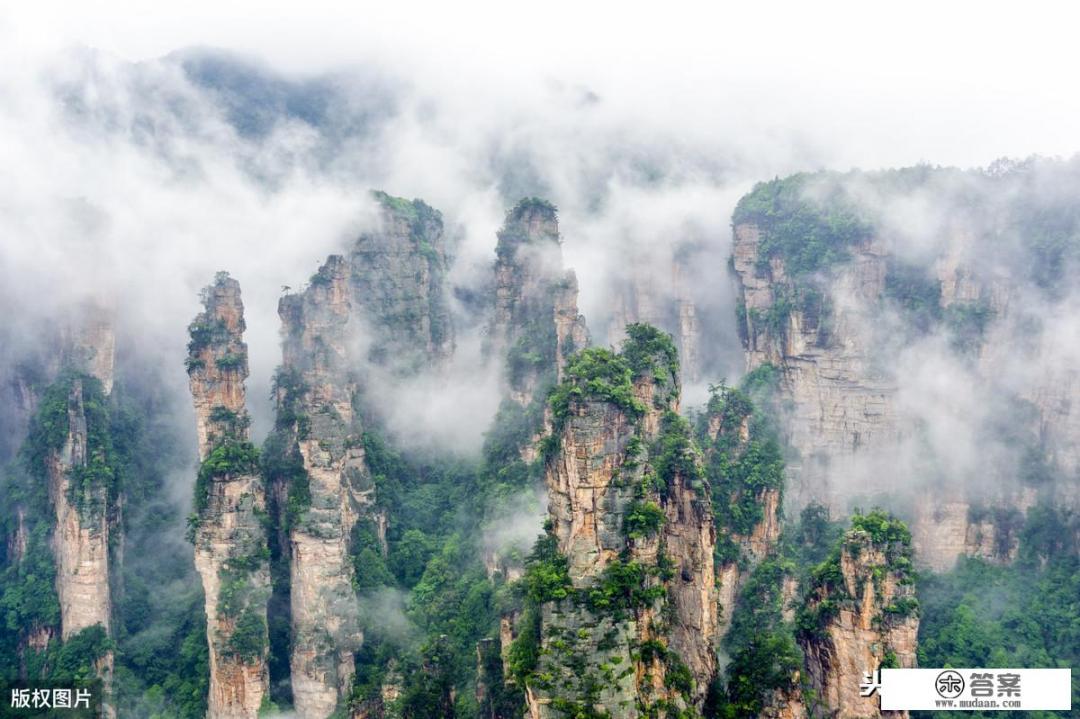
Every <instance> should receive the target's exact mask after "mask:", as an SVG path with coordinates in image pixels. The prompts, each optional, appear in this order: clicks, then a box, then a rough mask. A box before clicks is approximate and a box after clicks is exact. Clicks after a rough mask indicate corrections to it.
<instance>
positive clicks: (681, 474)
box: [526, 326, 717, 717]
mask: <svg viewBox="0 0 1080 719" xmlns="http://www.w3.org/2000/svg"><path fill="white" fill-rule="evenodd" d="M637 328H638V330H637V332H636V333H632V334H631V338H630V339H629V340H628V342H627V344H626V345H625V346H624V355H625V356H626V357H636V358H638V359H639V360H641V358H642V355H640V354H635V350H633V349H630V348H631V345H634V344H635V343H641V342H646V339H645V338H646V337H649V338H655V337H658V336H660V333H659V332H658V331H657V330H654V329H653V328H651V327H644V326H637ZM641 333H644V334H641ZM668 342H669V343H670V339H669V340H668ZM653 348H654V349H655V345H653ZM605 352H606V351H604V350H599V351H597V350H589V351H587V352H586V353H585V354H584V355H583V356H582V359H581V362H583V363H586V362H590V361H592V360H593V359H595V360H597V361H606V359H609V356H608V355H605V354H604V353H605ZM596 353H599V354H596ZM674 357H675V349H674V345H673V344H668V348H667V351H666V352H665V351H660V352H659V353H657V354H652V355H648V359H646V360H644V361H642V362H637V363H634V362H632V364H635V366H636V375H635V377H634V380H633V385H632V390H630V391H632V395H633V397H634V403H632V404H619V403H618V402H616V401H612V400H611V399H610V398H601V397H596V396H590V395H589V393H588V392H587V391H585V392H584V393H581V394H579V393H576V392H574V391H573V390H569V391H570V394H569V395H568V396H570V397H572V398H571V399H570V400H569V401H568V404H566V405H565V406H562V407H559V406H558V400H556V410H555V416H556V420H555V421H556V427H555V430H554V437H556V438H557V439H558V449H557V450H555V451H554V452H553V453H552V454H550V455H549V456H548V458H547V461H546V470H545V475H546V482H547V488H548V496H549V507H548V513H549V522H550V536H551V538H552V541H553V544H554V551H555V552H557V555H558V556H560V557H564V558H565V562H566V568H567V580H568V582H569V586H568V587H567V588H566V589H565V592H564V594H565V595H566V598H563V599H557V600H553V601H548V602H544V603H543V604H542V606H541V608H540V619H541V621H540V640H541V647H542V648H541V655H540V659H539V664H538V666H537V668H536V671H535V673H534V674H532V676H531V677H530V678H529V679H528V680H527V682H526V684H527V687H526V694H527V700H528V705H529V712H530V716H533V717H557V716H561V715H562V713H563V712H566V711H571V712H573V711H588V710H589V709H588V708H590V707H592V708H595V709H597V710H603V711H606V712H608V713H609V714H610V716H613V717H637V716H641V715H642V714H643V713H648V712H650V711H674V710H675V709H676V708H687V707H693V706H697V707H700V705H701V702H702V701H703V699H704V695H705V690H706V688H707V686H708V684H709V681H710V680H711V678H712V676H713V675H714V674H715V671H716V658H715V638H716V634H717V631H716V627H717V614H716V609H717V605H716V590H715V577H714V574H713V549H714V545H715V541H716V537H715V529H714V526H713V519H712V511H711V505H710V501H709V492H708V486H707V483H706V482H705V480H704V475H703V473H702V470H701V467H700V456H699V453H698V451H697V449H696V447H695V445H694V443H693V439H692V437H691V436H690V433H689V427H688V426H687V425H686V424H685V422H684V420H681V419H680V418H679V417H678V415H677V414H676V411H677V408H678V379H677V376H676V373H677V360H675V359H674ZM614 361H615V362H618V361H620V360H619V358H615V360H614ZM567 371H568V373H569V374H568V378H567V379H566V380H564V383H563V385H562V386H561V388H560V392H561V391H562V390H563V389H569V388H571V387H577V388H579V389H580V388H582V387H584V386H586V385H587V379H586V378H585V377H584V376H583V375H582V374H581V373H582V372H585V369H584V364H582V365H571V366H570V367H568V369H567ZM578 383H580V384H578ZM628 389H630V388H628Z"/></svg>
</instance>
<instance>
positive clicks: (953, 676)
mask: <svg viewBox="0 0 1080 719" xmlns="http://www.w3.org/2000/svg"><path fill="white" fill-rule="evenodd" d="M934 688H935V689H937V693H938V696H940V697H942V698H944V699H955V698H956V697H958V696H960V694H961V693H962V692H963V691H964V678H963V677H962V676H960V673H959V672H954V671H953V670H952V669H946V670H945V671H943V672H942V673H941V674H938V675H937V679H935V680H934Z"/></svg>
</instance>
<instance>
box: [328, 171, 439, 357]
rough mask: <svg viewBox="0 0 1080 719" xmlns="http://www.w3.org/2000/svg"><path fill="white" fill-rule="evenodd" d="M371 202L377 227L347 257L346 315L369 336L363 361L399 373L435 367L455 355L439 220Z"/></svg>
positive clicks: (405, 204) (427, 211) (392, 203)
mask: <svg viewBox="0 0 1080 719" xmlns="http://www.w3.org/2000/svg"><path fill="white" fill-rule="evenodd" d="M373 196H374V198H375V201H376V202H377V203H378V205H379V217H378V221H377V226H376V228H375V229H373V230H371V231H368V232H364V233H362V234H361V235H360V237H359V238H358V239H357V240H356V243H355V244H354V245H353V247H352V250H351V251H350V253H349V257H348V260H349V266H350V274H349V284H350V286H351V294H352V303H353V310H354V312H355V313H356V316H357V317H358V318H359V317H363V318H364V319H365V322H366V323H367V324H368V331H369V332H370V333H371V337H370V340H371V346H370V348H369V350H368V356H369V358H370V359H371V360H373V361H375V362H376V363H379V364H391V363H392V364H393V365H394V366H395V368H397V369H398V370H400V371H405V372H408V371H413V370H416V369H418V368H419V367H421V366H424V365H438V364H440V363H442V362H445V361H446V360H448V359H449V358H450V356H451V354H452V353H453V349H454V333H453V326H452V324H451V321H450V311H449V307H448V304H447V300H446V288H445V286H444V284H443V278H444V276H445V273H446V270H447V259H446V243H445V240H444V238H443V223H442V215H441V214H440V213H439V212H438V211H437V210H434V209H432V208H431V207H429V206H428V205H427V204H425V203H424V202H422V201H420V200H413V201H411V202H410V201H408V200H403V199H401V198H397V197H391V196H389V195H387V194H386V193H384V192H375V193H373Z"/></svg>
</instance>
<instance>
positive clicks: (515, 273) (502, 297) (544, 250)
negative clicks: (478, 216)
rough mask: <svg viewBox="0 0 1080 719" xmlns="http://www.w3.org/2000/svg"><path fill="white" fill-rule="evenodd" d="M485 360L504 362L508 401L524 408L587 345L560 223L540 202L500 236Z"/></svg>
mask: <svg viewBox="0 0 1080 719" xmlns="http://www.w3.org/2000/svg"><path fill="white" fill-rule="evenodd" d="M498 237H499V240H498V245H497V247H496V261H495V308H494V314H493V316H492V321H491V327H490V329H489V332H488V345H487V353H488V355H489V356H491V357H494V358H497V359H501V358H506V362H507V371H508V384H509V387H510V396H511V398H512V399H514V400H515V401H517V402H518V403H520V404H522V405H527V404H529V403H530V402H531V401H532V400H533V397H534V396H535V395H536V393H537V391H538V390H539V389H541V388H546V387H547V386H550V384H552V383H553V382H555V381H556V378H557V377H559V376H560V375H559V373H560V372H561V368H562V366H563V365H564V364H565V361H566V358H567V357H568V356H569V355H570V354H572V353H573V352H575V351H576V350H579V349H582V348H583V347H585V346H587V345H588V343H589V336H588V331H587V329H586V327H585V319H584V317H582V316H581V315H580V314H579V313H578V310H577V288H578V285H577V278H576V277H575V275H574V273H573V272H572V271H570V272H568V271H565V270H564V269H563V264H562V248H561V239H560V237H559V220H558V217H557V215H556V212H555V208H554V207H553V206H551V205H550V204H548V203H546V202H543V201H541V200H535V199H527V200H522V201H521V202H519V203H518V204H517V205H516V206H515V207H514V208H513V209H511V210H510V211H509V212H508V213H507V215H506V222H505V224H504V225H503V227H502V229H501V230H499V235H498Z"/></svg>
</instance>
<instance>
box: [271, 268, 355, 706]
mask: <svg viewBox="0 0 1080 719" xmlns="http://www.w3.org/2000/svg"><path fill="white" fill-rule="evenodd" d="M352 312H353V304H352V299H351V293H350V287H349V265H348V263H347V261H346V260H345V259H344V258H343V257H341V256H337V255H334V256H331V257H330V259H329V260H328V261H327V262H326V264H325V265H324V266H323V267H322V268H321V269H320V270H319V272H318V274H316V275H315V277H313V278H312V281H311V285H310V286H309V287H308V288H307V290H305V291H304V292H303V293H302V294H296V295H287V296H285V297H283V298H282V299H281V302H280V304H279V306H278V313H279V314H280V315H281V319H282V322H283V324H284V343H283V351H284V363H283V365H282V368H281V370H279V374H278V379H277V402H278V421H279V425H281V423H282V420H283V419H284V420H285V426H284V429H285V430H286V431H287V432H288V435H289V441H290V444H291V446H290V447H289V448H288V449H287V450H286V451H287V452H289V453H298V456H299V459H300V462H301V471H300V473H299V474H296V475H295V476H293V477H291V478H290V484H289V486H288V489H287V493H288V502H287V505H288V510H287V511H288V512H289V517H288V518H287V521H288V523H289V527H290V529H289V545H290V547H289V556H290V583H291V602H292V606H291V615H292V616H291V620H292V654H291V659H290V665H291V669H292V689H293V697H294V700H295V705H296V710H297V713H298V714H299V715H300V716H301V717H303V718H304V719H325V717H327V716H329V715H330V714H331V713H332V712H333V711H334V709H335V707H337V705H338V702H339V700H340V699H341V697H343V696H344V695H345V694H346V692H347V691H348V690H349V687H350V683H351V681H352V675H353V671H354V665H353V652H354V651H356V649H357V648H358V647H359V646H360V642H361V640H362V634H361V632H360V627H359V624H358V620H357V607H356V597H355V593H354V591H353V585H352V576H353V565H352V560H351V557H350V556H349V541H350V537H351V534H352V529H353V526H354V525H355V523H356V521H357V518H358V517H359V516H360V515H361V514H363V513H367V512H368V511H369V508H370V505H371V504H372V502H373V500H374V485H373V483H372V481H371V477H370V475H369V473H368V471H367V467H366V466H365V464H364V450H363V446H362V441H361V430H360V424H359V418H358V417H357V416H356V411H355V407H354V399H355V393H356V391H357V388H358V385H357V378H356V377H355V376H354V375H353V374H352V373H351V366H350V362H349V359H350V357H349V351H348V343H349V330H350V327H349V324H350V318H351V316H352Z"/></svg>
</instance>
